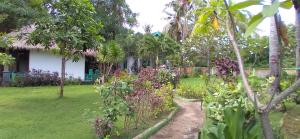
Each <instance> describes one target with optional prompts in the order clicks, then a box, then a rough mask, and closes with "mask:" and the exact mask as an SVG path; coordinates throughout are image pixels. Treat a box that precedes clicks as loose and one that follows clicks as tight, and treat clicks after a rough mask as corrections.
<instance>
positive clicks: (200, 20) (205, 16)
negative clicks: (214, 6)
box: [197, 11, 213, 24]
mask: <svg viewBox="0 0 300 139" xmlns="http://www.w3.org/2000/svg"><path fill="white" fill-rule="evenodd" d="M212 13H213V12H212V11H207V12H205V13H203V14H201V15H199V17H198V20H197V23H199V24H204V23H205V22H206V21H207V19H208V17H210V15H211V14H212Z"/></svg>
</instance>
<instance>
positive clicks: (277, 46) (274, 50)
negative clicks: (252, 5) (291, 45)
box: [269, 14, 281, 94]
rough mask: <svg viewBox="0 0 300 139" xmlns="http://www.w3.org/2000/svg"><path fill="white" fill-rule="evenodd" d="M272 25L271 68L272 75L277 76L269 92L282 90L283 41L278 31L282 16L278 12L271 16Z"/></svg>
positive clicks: (270, 38)
mask: <svg viewBox="0 0 300 139" xmlns="http://www.w3.org/2000/svg"><path fill="white" fill-rule="evenodd" d="M270 22H271V25H270V36H269V43H270V44H269V45H270V46H269V68H270V76H273V77H275V80H274V81H273V83H272V84H271V87H270V88H269V93H270V94H273V93H278V92H279V91H280V69H281V67H280V57H281V56H280V51H281V43H280V38H279V33H278V29H279V28H278V26H279V24H280V22H281V21H280V17H279V15H278V14H275V15H274V16H273V17H272V18H271V21H270Z"/></svg>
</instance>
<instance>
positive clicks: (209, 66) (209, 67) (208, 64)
mask: <svg viewBox="0 0 300 139" xmlns="http://www.w3.org/2000/svg"><path fill="white" fill-rule="evenodd" d="M210 63H211V61H210V49H209V50H208V52H207V74H208V79H209V78H210V74H211V64H210Z"/></svg>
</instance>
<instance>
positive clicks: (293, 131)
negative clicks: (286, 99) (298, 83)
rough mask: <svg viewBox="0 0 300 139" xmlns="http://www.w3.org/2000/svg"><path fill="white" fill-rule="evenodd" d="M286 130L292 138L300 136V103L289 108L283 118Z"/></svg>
mask: <svg viewBox="0 0 300 139" xmlns="http://www.w3.org/2000/svg"><path fill="white" fill-rule="evenodd" d="M283 121H284V122H283V129H284V132H285V133H286V134H287V135H288V137H289V138H291V139H299V138H300V105H295V107H293V108H292V109H290V110H288V111H287V113H286V114H285V116H284V118H283Z"/></svg>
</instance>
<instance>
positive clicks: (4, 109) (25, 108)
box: [0, 85, 160, 139]
mask: <svg viewBox="0 0 300 139" xmlns="http://www.w3.org/2000/svg"><path fill="white" fill-rule="evenodd" d="M98 98H99V97H98V94H97V93H95V91H94V88H93V86H91V85H81V86H79V85H78V86H66V87H65V97H64V98H62V99H59V98H58V87H49V86H47V87H25V88H13V87H10V88H0V121H1V122H0V139H95V138H96V136H95V134H94V130H93V128H92V125H91V123H89V122H88V119H87V118H85V116H83V113H84V112H85V109H90V110H99V109H98V108H99V105H96V104H95V103H96V102H97V101H98ZM123 119H124V118H120V120H119V121H118V122H117V123H116V126H117V128H118V129H121V127H123ZM158 120H160V118H158V119H156V120H152V121H150V122H148V124H145V125H143V126H141V128H139V129H130V130H129V131H128V132H125V131H122V130H120V134H121V135H120V137H117V138H128V137H132V136H134V135H137V134H138V133H140V132H142V131H143V130H144V129H146V128H148V127H149V126H151V125H154V124H155V123H156V122H157V121H158ZM132 122H133V121H132ZM114 138H116V137H114Z"/></svg>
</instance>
